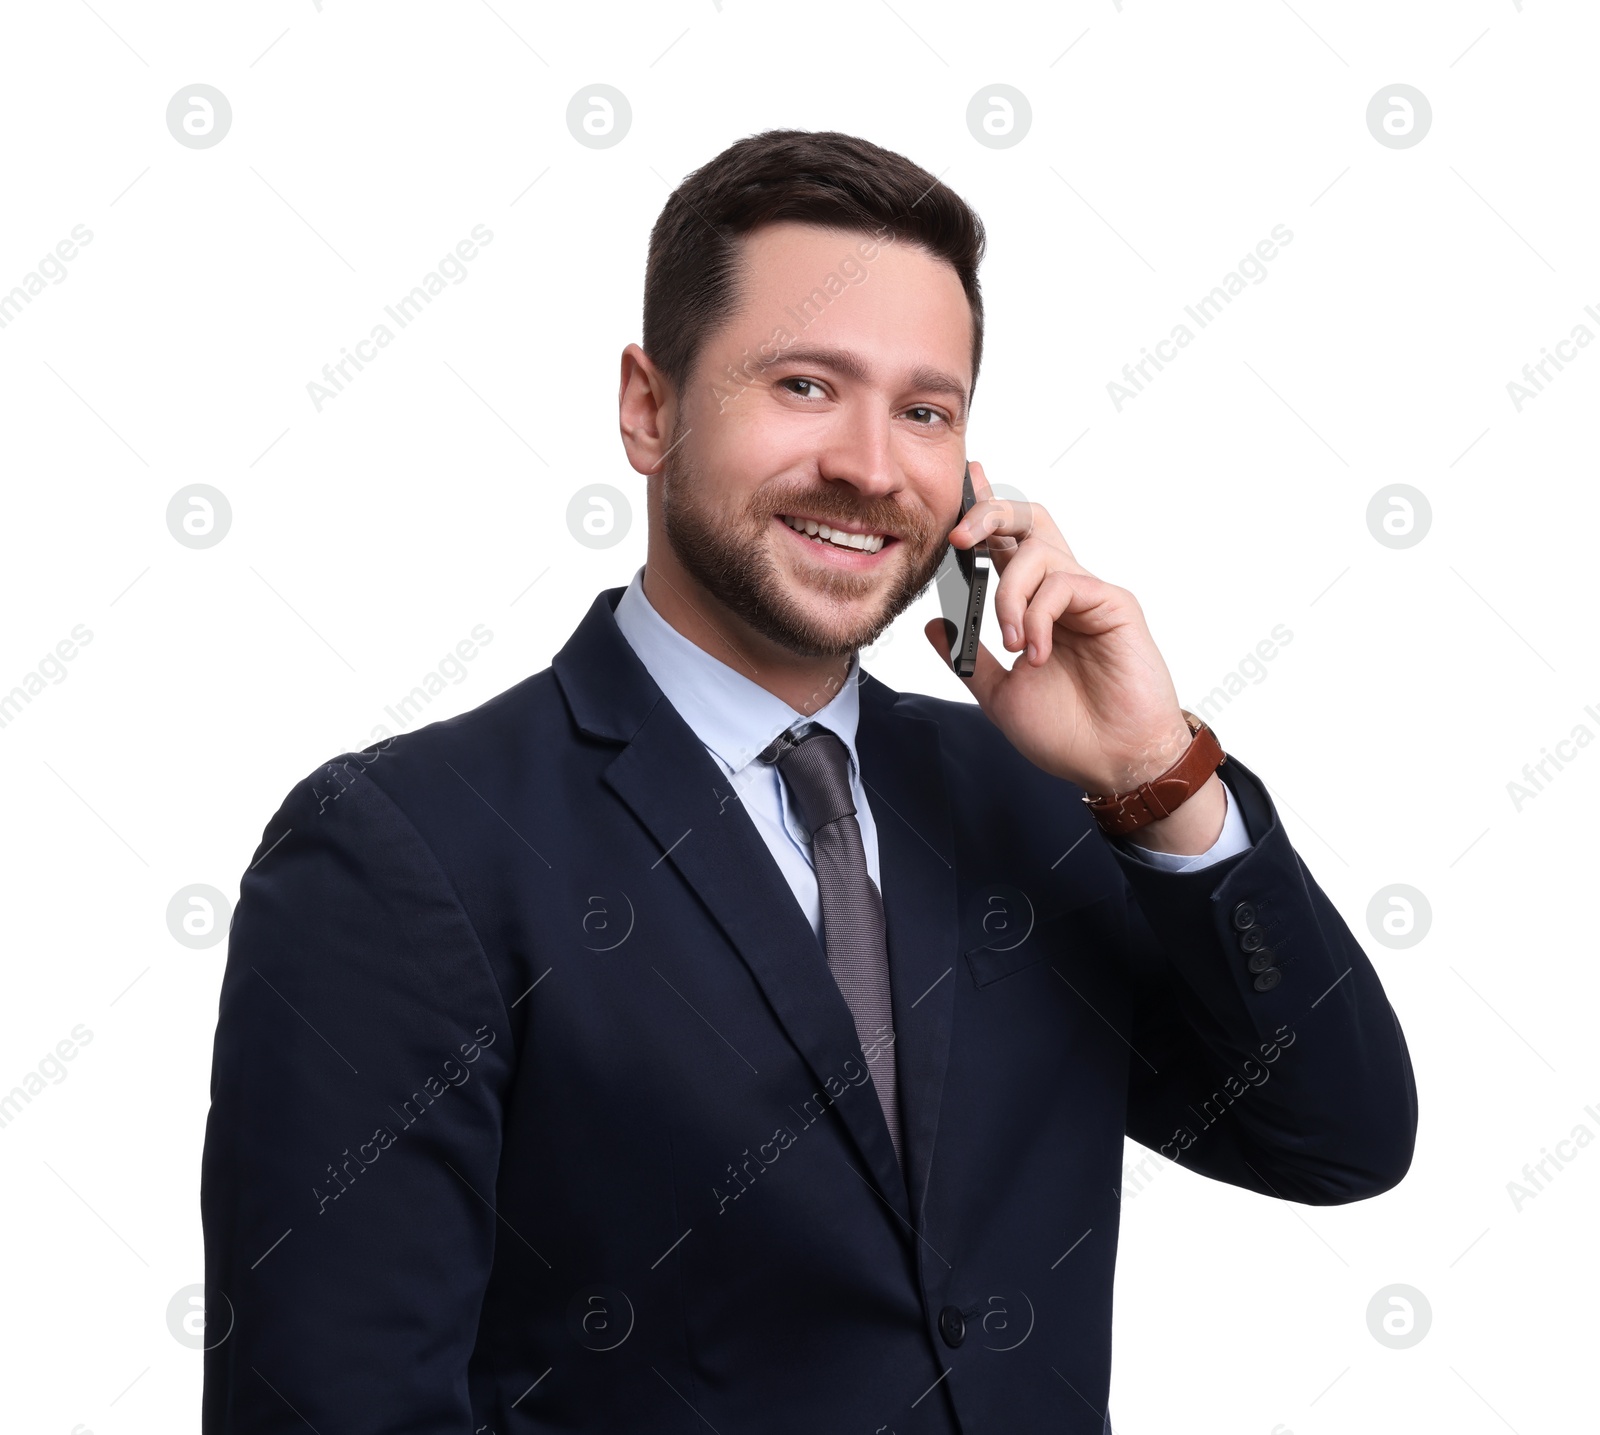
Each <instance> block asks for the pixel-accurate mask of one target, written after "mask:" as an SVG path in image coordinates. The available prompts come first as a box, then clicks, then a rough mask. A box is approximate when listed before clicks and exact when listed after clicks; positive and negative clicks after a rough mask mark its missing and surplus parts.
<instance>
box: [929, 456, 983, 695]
mask: <svg viewBox="0 0 1600 1435" xmlns="http://www.w3.org/2000/svg"><path fill="white" fill-rule="evenodd" d="M976 502H977V497H976V495H974V493H973V491H972V468H971V466H970V465H969V466H968V467H967V469H966V471H965V472H964V473H963V474H962V475H961V518H965V517H966V515H967V512H968V510H969V509H970V508H971V507H972V505H973V504H974V503H976ZM956 521H957V522H960V518H958V519H957V520H956ZM953 526H954V525H952V527H953ZM990 571H991V565H990V562H989V545H988V544H987V543H975V544H973V546H972V547H971V548H957V547H956V546H955V545H954V544H951V545H949V546H948V547H947V548H946V550H945V555H944V562H943V563H941V564H940V565H939V571H938V573H937V574H935V575H934V586H935V587H936V588H937V589H938V590H939V607H940V609H941V611H942V612H943V614H944V631H945V638H946V641H947V642H948V643H949V645H950V667H951V668H952V670H953V671H954V672H955V673H956V675H957V676H958V677H963V678H970V677H971V676H972V674H973V673H974V672H975V671H976V670H977V666H978V626H979V624H980V623H982V622H983V600H984V597H985V596H986V595H987V593H988V591H989V573H990Z"/></svg>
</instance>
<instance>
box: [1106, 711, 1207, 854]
mask: <svg viewBox="0 0 1600 1435" xmlns="http://www.w3.org/2000/svg"><path fill="white" fill-rule="evenodd" d="M1179 711H1180V712H1182V713H1183V720H1184V722H1186V723H1187V724H1188V725H1189V731H1190V732H1191V733H1192V734H1193V735H1194V741H1192V742H1191V743H1190V744H1189V745H1188V747H1186V748H1184V750H1183V753H1182V755H1181V756H1180V757H1179V758H1178V760H1177V761H1176V762H1175V763H1173V764H1172V766H1171V767H1169V768H1168V769H1167V770H1166V771H1165V772H1163V773H1162V774H1161V775H1160V776H1159V777H1152V778H1151V779H1150V781H1148V782H1142V783H1140V784H1139V786H1137V787H1135V788H1133V789H1131V790H1130V791H1128V792H1113V793H1111V794H1110V795H1109V796H1106V797H1091V796H1089V795H1088V794H1087V793H1086V794H1085V795H1084V799H1083V800H1084V801H1085V802H1087V803H1088V804H1089V810H1090V811H1091V812H1092V813H1094V820H1095V821H1096V822H1097V823H1099V824H1100V830H1101V831H1102V832H1104V833H1106V834H1108V835H1109V836H1113V837H1121V836H1124V835H1126V834H1127V833H1129V832H1137V831H1138V830H1139V829H1140V828H1141V827H1143V826H1145V825H1146V824H1147V823H1150V822H1154V821H1156V820H1157V819H1158V818H1162V817H1168V816H1170V815H1171V814H1172V813H1173V812H1175V811H1177V809H1178V808H1179V807H1180V806H1181V805H1182V804H1183V803H1184V802H1185V801H1187V800H1188V799H1189V798H1191V797H1193V796H1194V794H1195V793H1197V792H1198V791H1199V790H1200V789H1201V788H1202V787H1204V786H1205V784H1206V781H1207V779H1208V778H1209V777H1210V776H1211V774H1212V773H1213V772H1215V771H1216V770H1217V769H1218V768H1219V767H1221V766H1222V764H1223V763H1225V762H1226V761H1227V760H1228V755H1227V753H1225V752H1223V750H1222V744H1221V743H1219V742H1218V741H1217V735H1216V734H1215V733H1214V732H1212V731H1211V729H1210V728H1209V727H1207V726H1206V725H1205V723H1204V722H1203V721H1202V720H1201V719H1200V718H1197V717H1196V716H1195V715H1194V714H1193V713H1192V712H1189V711H1188V710H1187V709H1186V708H1180V709H1179Z"/></svg>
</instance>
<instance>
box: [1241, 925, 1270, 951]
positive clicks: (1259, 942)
mask: <svg viewBox="0 0 1600 1435" xmlns="http://www.w3.org/2000/svg"><path fill="white" fill-rule="evenodd" d="M1266 944H1267V934H1266V933H1265V932H1264V931H1262V930H1261V928H1260V927H1246V928H1245V929H1244V931H1242V932H1240V933H1239V950H1240V951H1241V952H1244V953H1246V954H1248V953H1250V952H1259V951H1260V950H1261V949H1262V948H1263V947H1264V946H1266Z"/></svg>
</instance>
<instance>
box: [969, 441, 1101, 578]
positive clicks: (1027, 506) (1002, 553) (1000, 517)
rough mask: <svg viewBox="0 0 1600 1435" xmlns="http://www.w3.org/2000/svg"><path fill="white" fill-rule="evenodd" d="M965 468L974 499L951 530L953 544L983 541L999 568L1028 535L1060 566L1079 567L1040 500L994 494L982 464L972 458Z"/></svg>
mask: <svg viewBox="0 0 1600 1435" xmlns="http://www.w3.org/2000/svg"><path fill="white" fill-rule="evenodd" d="M969 468H970V469H971V471H972V492H973V496H974V497H975V499H976V500H977V501H976V502H975V503H974V504H973V505H972V507H971V508H970V509H969V510H968V511H967V513H966V515H965V516H964V517H963V518H962V520H961V522H960V523H958V524H957V525H956V526H955V528H954V530H953V531H952V532H951V535H950V541H951V542H952V543H954V544H955V546H956V547H957V548H970V547H972V545H973V544H975V543H982V542H985V541H987V543H988V547H989V552H990V554H991V555H992V556H993V558H994V560H995V566H996V568H998V569H999V570H1001V571H1002V572H1003V571H1004V570H1005V568H1006V566H1007V565H1008V564H1009V562H1010V561H1011V559H1012V558H1014V557H1015V556H1016V551H1017V549H1018V548H1019V547H1021V546H1022V545H1023V544H1025V543H1026V542H1028V541H1029V540H1030V539H1032V540H1035V541H1037V542H1039V543H1042V544H1044V545H1046V546H1047V547H1049V548H1050V549H1051V550H1053V551H1054V552H1055V553H1057V554H1058V555H1059V557H1060V563H1061V566H1064V567H1067V568H1070V569H1072V570H1073V571H1075V572H1076V571H1082V570H1083V565H1082V564H1081V563H1079V562H1078V560H1077V557H1076V556H1075V555H1074V554H1073V552H1072V549H1071V548H1069V547H1068V546H1067V540H1066V539H1065V538H1063V537H1062V536H1061V530H1060V529H1059V528H1057V527H1056V523H1055V520H1054V519H1053V518H1051V516H1050V514H1049V513H1048V512H1047V511H1046V510H1045V508H1044V506H1043V505H1042V504H1038V503H1030V502H1029V501H1028V500H1026V499H1009V498H996V497H995V496H994V490H993V489H992V488H991V487H990V485H989V481H988V479H987V477H985V476H984V474H983V465H982V464H981V463H978V462H977V461H976V460H974V461H973V462H972V463H971V464H970V465H969Z"/></svg>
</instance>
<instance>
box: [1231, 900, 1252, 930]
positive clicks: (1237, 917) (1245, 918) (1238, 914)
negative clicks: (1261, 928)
mask: <svg viewBox="0 0 1600 1435" xmlns="http://www.w3.org/2000/svg"><path fill="white" fill-rule="evenodd" d="M1255 924H1256V904H1255V903H1254V902H1240V903H1239V904H1238V905H1237V906H1236V907H1235V908H1234V909H1233V930H1234V931H1236V932H1242V931H1244V929H1245V928H1246V927H1253V926H1255Z"/></svg>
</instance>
